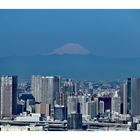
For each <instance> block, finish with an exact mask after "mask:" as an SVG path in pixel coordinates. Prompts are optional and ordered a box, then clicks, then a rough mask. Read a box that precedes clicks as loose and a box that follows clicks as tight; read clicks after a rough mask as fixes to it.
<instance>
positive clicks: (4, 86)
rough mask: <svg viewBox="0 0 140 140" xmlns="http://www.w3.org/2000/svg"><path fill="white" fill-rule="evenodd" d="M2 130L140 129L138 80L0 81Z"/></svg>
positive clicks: (8, 78) (51, 78)
mask: <svg viewBox="0 0 140 140" xmlns="http://www.w3.org/2000/svg"><path fill="white" fill-rule="evenodd" d="M0 87H1V89H0V130H1V131H13V130H20V131H103V130H105V131H111V130H125V131H134V130H140V103H139V100H140V88H139V87H140V79H139V78H127V79H126V80H124V81H78V80H73V79H69V78H64V77H61V76H41V75H33V76H32V78H31V80H29V81H18V77H17V76H10V75H5V76H1V78H0Z"/></svg>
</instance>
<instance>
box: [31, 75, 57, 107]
mask: <svg viewBox="0 0 140 140" xmlns="http://www.w3.org/2000/svg"><path fill="white" fill-rule="evenodd" d="M58 92H59V78H58V77H56V76H46V77H45V76H32V95H33V96H34V97H35V101H36V102H39V103H46V104H50V105H51V108H52V109H53V108H54V101H55V100H56V94H57V93H58Z"/></svg>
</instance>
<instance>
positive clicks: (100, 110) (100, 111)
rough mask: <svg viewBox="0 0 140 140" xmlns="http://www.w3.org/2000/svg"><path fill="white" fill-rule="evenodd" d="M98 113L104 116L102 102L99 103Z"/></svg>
mask: <svg viewBox="0 0 140 140" xmlns="http://www.w3.org/2000/svg"><path fill="white" fill-rule="evenodd" d="M99 113H100V114H104V102H103V101H99Z"/></svg>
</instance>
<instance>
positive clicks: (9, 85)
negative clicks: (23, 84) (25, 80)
mask: <svg viewBox="0 0 140 140" xmlns="http://www.w3.org/2000/svg"><path fill="white" fill-rule="evenodd" d="M0 87H1V89H0V118H12V117H13V116H14V115H16V114H17V76H2V77H1V78H0Z"/></svg>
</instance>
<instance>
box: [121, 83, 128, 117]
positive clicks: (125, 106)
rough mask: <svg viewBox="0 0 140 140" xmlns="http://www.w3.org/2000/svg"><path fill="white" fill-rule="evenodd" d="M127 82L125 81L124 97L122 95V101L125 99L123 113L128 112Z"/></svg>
mask: <svg viewBox="0 0 140 140" xmlns="http://www.w3.org/2000/svg"><path fill="white" fill-rule="evenodd" d="M127 93H128V91H127V82H124V83H123V97H122V101H123V114H124V115H125V114H127Z"/></svg>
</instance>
